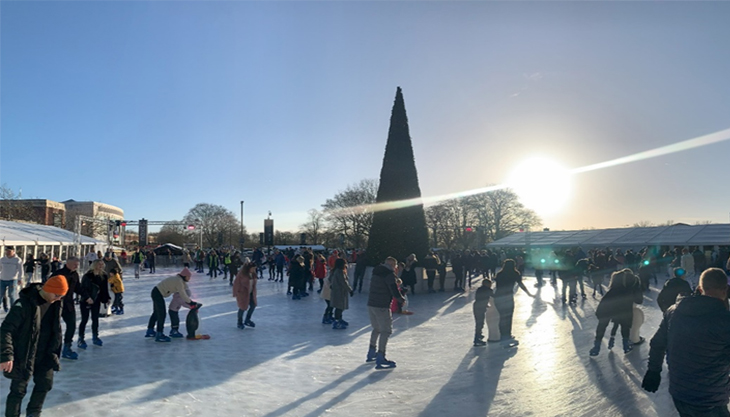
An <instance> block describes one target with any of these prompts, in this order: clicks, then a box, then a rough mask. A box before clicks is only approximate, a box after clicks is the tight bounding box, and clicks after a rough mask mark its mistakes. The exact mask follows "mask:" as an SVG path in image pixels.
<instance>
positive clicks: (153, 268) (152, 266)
mask: <svg viewBox="0 0 730 417" xmlns="http://www.w3.org/2000/svg"><path fill="white" fill-rule="evenodd" d="M147 265H148V266H149V267H150V274H154V273H155V261H153V260H152V259H148V260H147Z"/></svg>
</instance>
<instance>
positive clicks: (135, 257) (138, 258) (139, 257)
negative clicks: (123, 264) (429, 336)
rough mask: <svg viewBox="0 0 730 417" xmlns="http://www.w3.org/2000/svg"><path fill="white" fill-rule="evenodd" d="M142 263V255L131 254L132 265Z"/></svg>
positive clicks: (138, 253) (137, 253) (139, 253)
mask: <svg viewBox="0 0 730 417" xmlns="http://www.w3.org/2000/svg"><path fill="white" fill-rule="evenodd" d="M142 262H144V255H143V254H142V252H134V253H133V254H132V263H133V264H141V263H142Z"/></svg>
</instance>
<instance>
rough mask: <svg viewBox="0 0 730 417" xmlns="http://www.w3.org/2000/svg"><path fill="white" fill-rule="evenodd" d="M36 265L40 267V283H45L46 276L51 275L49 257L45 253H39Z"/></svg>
mask: <svg viewBox="0 0 730 417" xmlns="http://www.w3.org/2000/svg"><path fill="white" fill-rule="evenodd" d="M38 266H40V268H41V284H45V283H46V281H48V277H50V276H51V259H50V258H49V257H48V255H47V254H45V253H41V254H40V257H39V258H38Z"/></svg>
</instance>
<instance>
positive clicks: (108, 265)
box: [104, 258, 122, 275]
mask: <svg viewBox="0 0 730 417" xmlns="http://www.w3.org/2000/svg"><path fill="white" fill-rule="evenodd" d="M114 268H117V271H119V273H120V274H121V273H122V265H120V264H119V261H117V260H116V259H114V258H110V259H106V258H104V272H106V273H107V275H109V274H110V273H111V272H112V269H114Z"/></svg>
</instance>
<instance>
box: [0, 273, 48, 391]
mask: <svg viewBox="0 0 730 417" xmlns="http://www.w3.org/2000/svg"><path fill="white" fill-rule="evenodd" d="M41 288H42V285H41V284H30V285H29V286H28V287H27V288H25V289H23V290H22V291H20V294H19V297H18V300H17V301H16V302H15V304H13V306H12V307H11V309H10V311H9V312H8V315H7V316H6V317H5V320H3V323H2V326H0V362H7V361H13V369H12V370H11V371H10V372H4V373H3V374H4V375H5V377H7V378H10V379H17V380H23V381H28V380H29V379H30V377H31V376H32V375H33V371H34V370H35V369H38V370H40V371H46V370H49V369H53V370H56V371H58V370H60V369H61V367H60V363H59V361H58V357H59V355H60V354H61V320H60V317H61V303H60V302H56V303H53V304H51V305H50V306H49V307H48V310H47V311H46V314H45V315H44V316H43V317H41V307H40V305H41V304H44V303H46V302H47V301H45V300H44V299H43V298H42V297H41V295H40V290H41Z"/></svg>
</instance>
